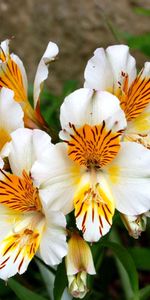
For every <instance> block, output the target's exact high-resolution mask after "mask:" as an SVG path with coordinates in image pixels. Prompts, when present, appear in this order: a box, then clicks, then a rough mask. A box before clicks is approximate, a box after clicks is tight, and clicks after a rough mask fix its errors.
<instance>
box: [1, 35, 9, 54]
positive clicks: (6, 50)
mask: <svg viewBox="0 0 150 300" xmlns="http://www.w3.org/2000/svg"><path fill="white" fill-rule="evenodd" d="M0 47H1V49H2V50H3V52H4V53H5V55H6V57H7V56H8V54H9V40H8V39H7V40H5V41H3V42H1V44H0Z"/></svg>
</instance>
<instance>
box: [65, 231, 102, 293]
mask: <svg viewBox="0 0 150 300" xmlns="http://www.w3.org/2000/svg"><path fill="white" fill-rule="evenodd" d="M66 270H67V276H68V283H69V287H68V288H69V292H70V293H71V295H72V296H73V297H75V298H80V299H82V298H83V297H84V296H85V295H86V293H87V292H88V288H87V274H91V275H92V274H96V271H95V267H94V263H93V257H92V253H91V249H90V247H89V245H88V244H87V242H85V241H84V240H83V238H82V237H81V236H80V235H79V234H78V233H76V232H75V233H73V234H72V236H71V238H70V240H69V242H68V254H67V256H66Z"/></svg>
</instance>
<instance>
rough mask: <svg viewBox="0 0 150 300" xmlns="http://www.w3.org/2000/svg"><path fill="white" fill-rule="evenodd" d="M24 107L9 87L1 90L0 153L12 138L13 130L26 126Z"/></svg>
mask: <svg viewBox="0 0 150 300" xmlns="http://www.w3.org/2000/svg"><path fill="white" fill-rule="evenodd" d="M23 116H24V114H23V111H22V108H21V107H20V105H19V104H18V103H16V101H15V100H14V93H13V92H12V91H11V90H9V89H7V88H2V89H1V90H0V154H1V155H2V152H3V150H4V146H5V145H6V143H7V142H9V141H10V140H11V136H10V134H11V132H13V131H14V130H16V129H17V128H21V127H24V122H23Z"/></svg>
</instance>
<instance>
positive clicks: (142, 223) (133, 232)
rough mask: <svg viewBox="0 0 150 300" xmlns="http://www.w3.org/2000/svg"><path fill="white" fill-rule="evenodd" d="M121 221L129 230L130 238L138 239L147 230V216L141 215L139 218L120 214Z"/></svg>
mask: <svg viewBox="0 0 150 300" xmlns="http://www.w3.org/2000/svg"><path fill="white" fill-rule="evenodd" d="M120 215H121V219H122V221H123V223H124V225H125V227H126V229H127V230H128V233H129V235H130V236H132V237H133V238H134V239H138V238H139V236H140V235H141V233H142V232H143V231H145V229H146V223H147V220H146V215H145V214H141V215H138V216H128V215H124V214H120Z"/></svg>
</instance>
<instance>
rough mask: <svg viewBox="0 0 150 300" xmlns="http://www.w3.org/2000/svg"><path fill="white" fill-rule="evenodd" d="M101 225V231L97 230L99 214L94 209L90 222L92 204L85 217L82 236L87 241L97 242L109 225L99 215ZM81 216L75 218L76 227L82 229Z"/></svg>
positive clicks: (108, 228)
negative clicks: (84, 228) (84, 227)
mask: <svg viewBox="0 0 150 300" xmlns="http://www.w3.org/2000/svg"><path fill="white" fill-rule="evenodd" d="M101 221H102V224H103V227H102V228H101V230H102V232H100V230H99V215H98V213H96V211H95V216H94V222H92V206H89V209H88V214H87V219H86V230H85V232H84V234H83V237H84V239H85V240H86V241H88V242H91V243H93V242H97V241H98V240H99V239H100V238H101V237H102V236H103V235H105V234H106V233H107V232H108V231H109V230H110V227H111V226H110V225H109V224H108V223H107V221H106V220H105V218H104V217H101ZM82 222H83V217H82V216H79V217H78V218H77V219H76V224H77V227H78V228H79V229H80V230H82Z"/></svg>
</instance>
